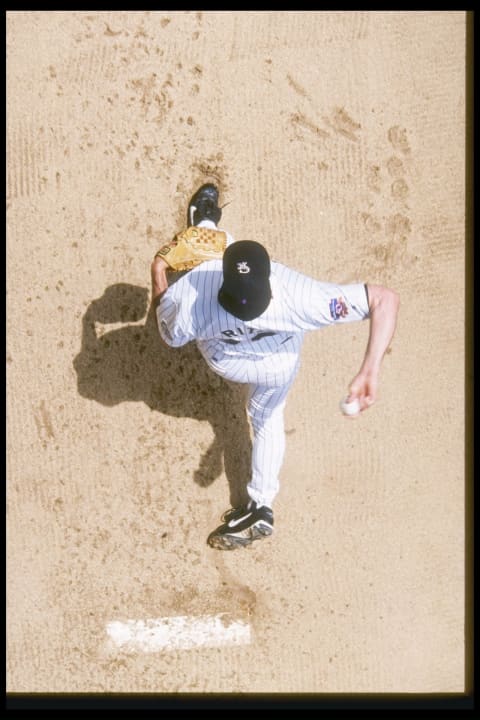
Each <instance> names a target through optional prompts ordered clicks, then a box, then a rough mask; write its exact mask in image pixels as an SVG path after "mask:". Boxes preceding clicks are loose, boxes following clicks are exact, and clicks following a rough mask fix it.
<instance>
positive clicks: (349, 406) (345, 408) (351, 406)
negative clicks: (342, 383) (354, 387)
mask: <svg viewBox="0 0 480 720" xmlns="http://www.w3.org/2000/svg"><path fill="white" fill-rule="evenodd" d="M340 410H341V411H342V412H343V414H344V415H358V413H359V412H360V401H359V399H358V398H354V399H353V400H352V401H351V402H347V398H344V399H343V400H342V401H341V403H340Z"/></svg>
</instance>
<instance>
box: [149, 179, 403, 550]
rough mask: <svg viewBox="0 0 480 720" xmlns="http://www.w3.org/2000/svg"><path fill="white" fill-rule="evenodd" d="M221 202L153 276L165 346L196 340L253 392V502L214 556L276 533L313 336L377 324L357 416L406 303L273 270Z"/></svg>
mask: <svg viewBox="0 0 480 720" xmlns="http://www.w3.org/2000/svg"><path fill="white" fill-rule="evenodd" d="M218 200H219V194H218V189H217V188H216V187H215V185H212V184H207V185H203V186H202V187H201V188H200V189H199V190H198V191H197V192H196V193H195V194H194V196H193V197H192V199H191V201H190V203H189V206H188V212H187V229H186V230H185V231H183V232H182V233H179V234H178V235H177V236H176V237H175V239H174V240H173V241H172V242H171V243H167V244H166V245H165V246H164V247H162V248H161V249H160V250H159V251H158V252H157V254H156V256H155V258H154V260H153V263H152V266H151V276H152V301H153V302H154V304H155V308H156V309H155V312H156V317H157V323H158V329H159V332H160V335H161V337H162V339H163V340H164V341H165V342H166V343H167V344H168V345H170V346H172V347H179V346H181V345H184V344H185V343H188V342H191V341H195V342H196V343H197V346H198V348H199V350H200V352H201V354H202V355H203V357H204V359H205V361H206V362H207V363H208V365H209V366H210V368H211V369H212V370H214V371H215V372H216V373H218V374H219V375H221V376H222V377H224V378H226V379H228V380H231V381H233V382H238V383H244V384H245V385H246V386H247V388H248V393H247V397H248V399H247V413H248V417H249V420H250V424H251V428H252V433H253V446H252V470H251V477H250V479H249V482H248V484H247V492H248V497H249V501H248V503H247V504H246V505H245V506H244V507H239V508H231V509H230V510H228V511H227V512H226V513H224V515H223V517H222V521H223V522H222V524H221V525H220V526H219V527H218V528H217V529H216V530H214V531H213V532H212V533H211V534H210V536H209V537H208V543H209V545H210V546H211V547H215V548H218V549H223V550H230V549H234V548H237V547H243V546H246V545H249V544H250V543H252V542H253V541H254V540H258V539H261V538H265V537H267V536H269V535H271V534H272V532H273V510H272V506H273V501H274V499H275V496H276V495H277V493H278V490H279V480H278V478H279V472H280V468H281V466H282V462H283V457H284V451H285V431H284V419H283V418H284V408H285V402H286V398H287V395H288V391H289V390H290V388H291V386H292V383H293V381H294V379H295V377H296V375H297V373H298V369H299V365H300V351H301V348H302V343H303V339H304V336H305V333H306V332H307V331H309V330H316V329H318V328H322V327H326V326H328V325H332V324H337V323H349V322H355V321H360V320H364V319H367V318H368V319H369V323H370V326H369V337H368V343H367V347H366V350H365V355H364V358H363V362H362V364H361V366H360V370H359V372H358V373H357V375H356V376H355V377H354V378H353V380H352V382H351V383H350V386H349V395H348V397H347V398H346V401H347V403H348V407H350V408H351V407H355V409H356V410H358V412H363V411H365V410H366V409H368V408H369V407H370V406H371V405H372V404H373V403H374V402H375V399H376V396H377V386H378V378H379V372H380V366H381V362H382V359H383V356H384V354H385V351H386V350H387V348H388V345H389V343H390V341H391V339H392V337H393V334H394V331H395V325H396V320H397V313H398V306H399V299H398V296H397V294H396V293H395V292H394V291H392V290H390V289H387V288H384V287H381V286H379V285H371V284H347V285H337V284H335V283H326V282H320V281H318V280H315V279H313V278H311V277H308V276H306V275H303V274H301V273H298V272H296V271H294V270H292V269H290V268H288V267H286V266H285V265H282V264H281V263H278V262H273V261H271V260H270V257H269V255H268V253H267V251H266V249H265V248H264V247H263V246H262V245H261V244H260V243H258V242H254V241H250V240H244V241H234V239H233V238H232V237H231V235H230V234H229V233H228V232H226V231H224V230H221V229H219V228H218V223H219V221H220V219H221V214H222V211H221V208H220V207H219V204H218ZM348 414H350V415H351V414H352V412H351V411H348Z"/></svg>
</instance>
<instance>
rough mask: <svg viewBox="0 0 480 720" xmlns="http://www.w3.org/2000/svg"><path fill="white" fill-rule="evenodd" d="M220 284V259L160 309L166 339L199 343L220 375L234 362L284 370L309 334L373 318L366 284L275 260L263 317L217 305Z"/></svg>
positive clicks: (188, 279)
mask: <svg viewBox="0 0 480 720" xmlns="http://www.w3.org/2000/svg"><path fill="white" fill-rule="evenodd" d="M222 282H223V272H222V261H221V260H210V261H208V262H204V263H202V264H201V265H199V266H198V267H197V268H195V269H194V270H191V271H190V272H189V273H187V274H186V275H184V276H183V277H182V278H180V280H178V281H177V282H176V283H175V284H174V285H172V286H171V287H170V288H169V289H168V291H167V292H166V293H165V295H164V296H163V297H162V299H161V301H160V303H159V305H158V307H157V318H158V326H159V330H160V334H161V336H162V338H163V339H164V341H165V342H166V343H167V344H168V345H171V346H172V347H179V346H181V345H184V344H186V343H187V342H190V341H192V340H195V341H196V342H197V345H198V347H199V350H200V352H201V353H202V355H203V356H204V358H205V360H206V361H207V362H208V364H209V365H210V366H211V367H212V368H213V369H214V370H217V371H220V372H221V366H222V364H224V363H225V362H228V361H229V360H233V359H236V360H237V361H240V360H242V359H243V360H244V361H250V362H251V361H257V362H260V363H261V362H262V361H264V360H265V359H266V358H271V360H270V365H271V366H272V365H276V364H278V366H280V365H281V364H282V362H283V361H284V360H285V359H286V358H285V357H284V356H286V355H290V359H289V361H288V362H287V365H288V366H291V365H292V361H293V358H292V357H291V354H292V353H293V354H295V355H297V354H298V352H299V350H300V347H301V344H302V340H303V336H304V334H305V332H306V331H308V330H315V329H318V328H321V327H325V326H327V325H331V324H333V323H347V322H354V321H358V320H363V319H365V318H367V317H368V316H369V307H368V297H367V292H366V287H365V285H364V284H348V285H337V284H334V283H325V282H321V281H318V280H315V279H313V278H311V277H308V276H306V275H303V274H301V273H299V272H296V271H294V270H291V269H290V268H288V267H286V266H285V265H282V264H280V263H277V262H272V263H271V276H270V284H271V288H272V295H273V297H272V300H271V302H270V304H269V306H268V308H267V309H266V310H265V312H264V313H263V314H262V315H260V316H259V317H257V318H255V319H254V320H249V321H243V320H240V319H238V318H236V317H234V316H233V315H231V314H230V313H228V312H227V311H226V310H224V309H223V308H222V306H221V305H220V304H219V302H218V298H217V296H218V291H219V289H220V287H221V285H222ZM272 370H273V367H272ZM222 374H223V373H222Z"/></svg>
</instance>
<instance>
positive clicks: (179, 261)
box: [155, 226, 227, 272]
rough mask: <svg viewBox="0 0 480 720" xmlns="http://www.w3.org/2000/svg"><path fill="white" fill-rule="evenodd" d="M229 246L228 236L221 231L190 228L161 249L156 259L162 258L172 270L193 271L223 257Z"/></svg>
mask: <svg viewBox="0 0 480 720" xmlns="http://www.w3.org/2000/svg"><path fill="white" fill-rule="evenodd" d="M226 246H227V235H226V233H224V232H222V231H221V230H211V229H210V228H204V227H195V226H192V227H189V228H187V229H186V230H183V231H182V232H180V233H178V234H177V235H175V238H174V239H173V240H172V241H171V242H169V243H167V244H166V245H164V246H163V247H161V248H160V250H159V251H158V252H157V253H156V255H155V257H161V258H163V260H165V262H166V263H168V265H169V266H170V269H171V270H175V271H176V272H181V271H184V270H191V269H192V268H194V267H196V266H197V265H200V263H202V262H204V261H205V260H217V259H219V258H221V257H222V255H223V252H224V250H225V248H226Z"/></svg>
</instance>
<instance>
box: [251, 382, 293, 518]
mask: <svg viewBox="0 0 480 720" xmlns="http://www.w3.org/2000/svg"><path fill="white" fill-rule="evenodd" d="M290 385H291V382H289V383H288V384H287V385H284V386H281V387H273V388H271V387H262V386H251V388H250V394H249V399H248V404H247V412H248V417H249V418H250V423H251V426H252V430H253V446H252V477H251V480H250V482H249V484H248V485H247V491H248V494H249V496H250V498H251V499H252V500H254V501H255V502H256V504H257V506H260V505H266V506H268V507H272V503H273V500H274V498H275V496H276V495H277V493H278V490H279V473H280V468H281V467H282V463H283V458H284V454H285V427H284V409H285V403H286V399H287V394H288V391H289V389H290Z"/></svg>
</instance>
